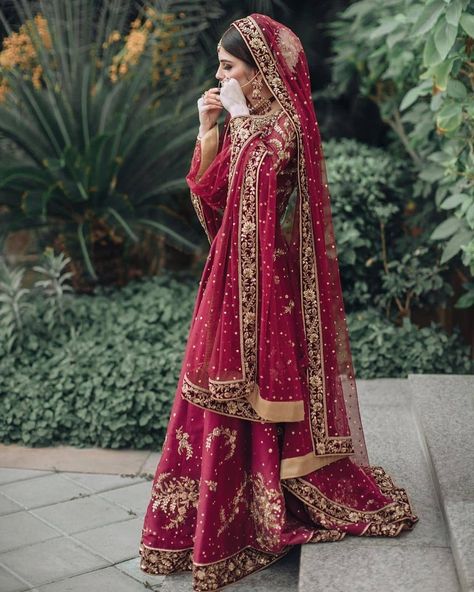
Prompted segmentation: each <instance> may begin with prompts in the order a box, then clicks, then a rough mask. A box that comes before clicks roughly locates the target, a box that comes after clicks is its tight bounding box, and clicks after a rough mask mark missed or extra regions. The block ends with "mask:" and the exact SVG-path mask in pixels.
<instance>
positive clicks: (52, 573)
mask: <svg viewBox="0 0 474 592" xmlns="http://www.w3.org/2000/svg"><path fill="white" fill-rule="evenodd" d="M0 565H3V566H4V567H5V568H7V569H9V570H11V571H12V572H14V573H15V574H17V575H18V576H20V577H21V578H23V579H24V580H25V581H27V582H29V583H30V584H31V586H40V585H42V584H47V583H52V582H55V581H57V580H61V579H64V578H66V577H70V576H75V575H78V574H81V573H85V572H89V571H92V570H97V569H99V568H101V567H105V566H109V565H110V563H109V562H108V561H107V560H105V559H104V558H102V557H98V556H97V555H95V554H93V553H91V552H89V551H87V550H85V549H83V548H82V547H81V546H80V545H79V544H78V543H76V542H74V541H72V540H71V539H70V538H67V537H56V538H55V539H51V540H47V541H42V542H40V543H36V544H34V545H28V546H26V547H21V548H20V549H15V550H13V551H8V552H7V553H1V554H0ZM2 592H3V591H2Z"/></svg>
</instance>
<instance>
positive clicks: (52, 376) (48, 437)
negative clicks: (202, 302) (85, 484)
mask: <svg viewBox="0 0 474 592" xmlns="http://www.w3.org/2000/svg"><path fill="white" fill-rule="evenodd" d="M196 286H197V280H196V279H193V278H192V277H191V276H185V275H182V276H181V277H180V276H179V274H175V275H171V274H170V273H165V274H163V275H161V276H156V277H154V278H151V279H147V280H142V281H135V282H132V283H130V284H129V285H128V286H126V287H125V288H123V289H121V290H116V291H112V290H111V289H110V288H97V290H96V294H95V295H94V296H92V297H91V296H85V295H82V296H77V297H75V298H74V300H73V302H72V303H71V305H70V306H69V307H68V308H67V309H66V311H65V318H66V324H65V325H62V326H56V327H55V328H53V329H51V328H50V329H48V328H47V327H46V326H45V324H44V323H43V321H42V318H43V316H44V315H45V314H46V309H47V306H48V303H47V302H46V301H44V300H36V301H35V306H36V315H35V318H36V321H35V322H34V323H33V324H32V325H31V326H30V327H29V331H27V332H26V333H25V334H24V335H23V338H22V340H21V342H20V344H19V346H21V349H19V350H18V351H16V353H15V354H10V355H8V354H7V353H6V351H0V358H1V361H0V417H1V420H0V441H2V442H4V443H12V442H21V443H23V444H27V445H30V446H47V445H51V444H53V443H55V444H57V443H64V444H70V445H73V446H79V447H81V446H99V447H104V448H120V447H132V448H135V449H143V448H148V449H149V448H157V447H158V446H159V445H160V444H161V442H162V440H163V438H164V433H165V430H166V425H167V422H168V419H169V412H170V407H171V403H172V400H173V397H174V394H175V390H176V386H177V379H178V377H179V370H180V367H181V363H182V358H183V354H184V345H185V343H186V339H187V333H188V331H189V326H190V320H191V316H192V307H193V303H194V299H195V295H196V294H195V292H196Z"/></svg>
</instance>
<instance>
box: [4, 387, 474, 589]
mask: <svg viewBox="0 0 474 592" xmlns="http://www.w3.org/2000/svg"><path fill="white" fill-rule="evenodd" d="M430 376H432V378H430V380H432V381H433V384H439V380H438V379H439V376H437V375H430ZM448 383H449V381H448ZM441 384H447V383H446V382H442V381H441ZM449 384H451V383H449ZM409 386H410V385H409V381H407V380H405V379H390V378H387V379H377V380H367V381H364V380H358V381H357V387H358V393H359V397H360V404H361V414H362V421H363V425H364V431H365V434H366V439H367V447H368V452H369V459H370V461H371V464H372V465H381V466H383V468H384V469H385V470H386V471H387V472H388V473H389V474H390V475H391V476H392V478H393V480H394V482H395V484H396V485H399V486H402V487H404V488H406V489H407V492H408V495H409V498H410V501H411V502H412V505H413V509H414V511H415V513H417V514H418V515H419V517H420V522H419V523H418V524H417V525H416V527H415V529H414V530H413V531H412V532H406V533H402V534H401V535H400V536H399V537H394V538H389V537H349V536H347V537H346V538H345V539H343V540H342V541H340V542H337V543H319V544H318V543H316V544H308V545H303V546H302V547H301V560H300V548H299V546H296V547H295V548H294V549H292V550H291V551H290V553H289V554H288V555H287V556H286V557H284V558H282V559H280V560H279V561H277V562H275V563H274V564H273V565H271V566H269V567H268V568H266V569H263V570H261V571H259V572H256V573H255V574H252V575H251V576H249V577H247V578H245V579H244V580H242V582H237V583H235V584H233V585H231V586H229V591H230V589H232V590H234V589H235V590H237V589H238V590H241V591H242V592H247V591H248V592H264V591H265V592H267V591H268V590H272V592H296V591H297V590H298V589H300V590H301V592H313V591H314V592H316V591H317V592H320V591H321V590H322V589H324V588H329V589H331V590H333V591H334V592H348V590H351V592H365V591H367V592H369V591H370V592H373V590H374V589H376V590H383V592H419V591H420V592H421V590H422V589H423V592H425V590H429V591H430V592H438V591H439V592H459V590H460V583H459V581H458V579H457V575H456V570H455V564H454V561H453V555H452V551H451V549H450V547H449V544H450V542H451V544H452V545H453V550H454V554H455V557H456V565H459V564H463V565H464V566H466V565H467V566H468V567H470V563H471V562H470V558H471V557H472V556H473V555H474V552H473V551H474V550H473V549H472V539H471V538H470V531H471V529H472V526H473V525H472V522H469V520H466V513H470V516H471V518H472V516H473V508H472V506H471V505H470V503H471V500H470V499H465V497H459V496H458V497H454V498H452V499H451V500H450V505H449V504H448V505H446V504H445V506H446V507H445V510H446V511H445V513H443V511H442V508H441V506H440V503H439V497H438V495H437V492H436V488H435V486H434V483H433V472H432V469H431V468H430V466H429V464H428V462H427V457H426V449H423V446H422V444H423V437H422V436H421V435H420V434H419V433H417V429H418V428H419V427H420V422H419V421H418V423H417V421H416V420H415V417H414V416H413V413H412V411H413V408H412V407H410V404H411V395H410V392H409ZM458 386H459V385H458V384H457V385H454V386H453V389H454V390H456V391H459V388H458ZM456 396H459V393H458V395H455V397H456ZM430 401H431V400H430V399H428V396H427V402H430ZM464 403H468V400H464ZM431 411H432V410H430V412H431ZM456 412H458V408H456ZM453 429H454V428H453ZM434 433H435V430H433V434H434ZM469 434H470V435H471V440H470V441H471V442H472V432H469ZM425 446H426V445H425ZM15 448H16V451H15ZM41 450H42V449H32V448H28V447H15V446H2V445H0V549H1V544H2V540H9V541H10V542H9V543H8V544H7V546H8V548H6V549H4V550H3V552H1V551H0V591H1V592H24V591H25V592H26V590H29V591H30V592H76V591H77V592H79V590H80V591H81V592H82V591H83V590H87V592H96V590H97V591H99V590H100V591H101V592H108V591H109V589H110V590H111V591H112V590H113V592H135V590H137V591H138V589H140V590H143V589H150V590H160V591H162V592H179V591H180V590H186V591H187V592H190V590H191V580H192V576H191V573H190V572H184V573H178V574H171V575H170V576H151V575H149V574H145V573H144V572H142V571H141V570H140V568H139V561H140V559H139V557H138V546H139V540H140V530H141V527H142V523H143V516H144V513H145V510H146V507H147V505H148V502H149V496H150V494H151V487H152V482H151V481H150V479H149V477H150V476H153V475H154V473H155V471H156V466H157V464H158V461H159V458H160V453H159V452H156V451H155V452H153V451H126V450H113V451H111V450H105V451H104V450H100V449H99V450H95V449H76V448H72V447H54V448H53V449H49V448H48V449H43V452H45V453H47V456H48V458H46V459H43V460H42V459H41V454H40V451H41ZM137 452H138V454H137ZM76 453H78V454H77V455H76ZM104 453H105V454H104ZM110 453H112V454H110ZM130 453H132V454H130ZM88 455H89V458H88ZM68 457H69V458H68ZM15 462H17V463H18V464H15ZM462 465H463V466H464V469H465V467H466V459H465V458H464V459H463V458H462V457H461V458H460V459H459V463H458V469H459V470H461V468H460V467H461V466H462ZM58 470H61V472H58ZM466 472H467V471H465V473H464V475H465V474H466ZM471 473H472V472H471ZM54 485H56V487H55V486H54ZM70 498H73V499H70ZM25 508H30V511H28V510H26V509H25ZM446 516H447V520H448V522H449V527H450V529H451V528H453V529H455V530H456V531H457V532H458V535H460V533H464V534H463V536H464V537H465V538H464V539H463V538H462V537H461V536H458V538H457V539H456V540H457V541H458V543H459V548H458V549H456V543H455V541H454V540H452V539H450V536H449V533H450V532H451V531H449V533H448V529H447V525H446ZM2 520H3V522H2ZM35 525H36V526H37V530H36V531H35V532H37V535H36V536H38V537H39V540H36V539H34V540H32V538H31V537H32V536H34V535H33V534H32V533H33V528H32V526H35ZM2 526H7V530H6V531H5V530H4V529H2ZM25 526H26V528H25ZM48 529H50V530H48ZM21 532H23V533H28V534H27V535H23V538H22V536H21ZM5 533H6V534H5ZM48 535H50V536H49V538H48ZM26 536H28V539H27V540H26V538H25V537H26ZM15 537H16V538H15ZM43 537H44V538H43ZM11 544H15V545H18V546H17V547H16V548H10V547H9V545H11ZM300 563H301V576H302V580H301V584H300V586H299V588H298V574H299V567H300ZM458 569H459V567H458ZM464 573H465V577H466V578H467V579H466V582H462V583H461V584H462V590H463V592H466V591H467V590H469V592H471V590H472V588H468V587H467V586H471V585H472V580H471V579H469V578H470V577H471V576H470V575H469V570H468V569H466V568H465V571H464ZM422 586H423V588H422Z"/></svg>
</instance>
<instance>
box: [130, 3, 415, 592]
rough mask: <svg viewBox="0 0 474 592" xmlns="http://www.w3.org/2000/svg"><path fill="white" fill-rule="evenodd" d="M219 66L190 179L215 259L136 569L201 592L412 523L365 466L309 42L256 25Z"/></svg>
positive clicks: (386, 483) (225, 49)
mask: <svg viewBox="0 0 474 592" xmlns="http://www.w3.org/2000/svg"><path fill="white" fill-rule="evenodd" d="M218 59H219V64H220V65H219V69H218V71H217V73H216V77H217V78H218V80H219V83H221V84H222V87H221V89H220V92H219V88H218V87H217V88H212V89H210V90H209V91H207V92H206V93H204V95H203V96H202V97H201V98H200V99H199V101H198V107H199V117H200V128H199V135H198V138H197V141H196V146H195V150H194V155H193V159H192V163H191V169H190V171H189V174H188V176H187V182H188V185H189V187H190V190H191V198H192V201H193V205H194V207H195V209H196V213H197V215H198V217H199V220H200V221H201V223H202V225H203V228H204V230H205V232H206V234H207V236H208V239H209V242H210V251H209V256H208V258H207V261H206V265H205V267H204V270H203V275H202V278H201V282H200V284H199V290H198V294H197V299H196V304H195V308H194V312H193V318H192V321H191V326H190V330H189V336H188V342H187V347H186V351H185V356H184V360H183V366H182V370H181V374H180V378H179V382H178V388H177V392H176V397H175V400H174V404H173V408H172V411H171V416H170V422H169V425H168V429H167V434H166V438H165V442H164V444H163V453H162V456H161V459H160V462H159V464H158V467H157V470H156V475H155V479H154V482H153V487H152V493H151V499H150V502H149V505H148V509H147V512H146V516H145V522H144V527H143V532H142V541H141V545H140V554H141V564H140V567H141V569H142V570H143V571H145V572H146V573H149V574H169V573H172V572H176V571H180V570H191V571H192V576H193V589H194V590H218V589H220V588H222V587H224V586H226V585H228V584H231V583H233V582H236V581H238V580H240V579H241V578H243V577H245V576H246V575H248V574H250V573H252V572H255V571H257V570H259V569H262V568H264V567H266V566H268V565H269V564H271V563H273V562H274V561H277V560H278V559H280V558H281V557H282V556H284V555H285V554H286V553H287V552H288V551H289V550H290V549H291V547H292V546H293V545H297V544H302V543H313V542H314V543H315V542H322V541H339V540H341V539H342V538H343V537H344V536H345V535H346V534H347V533H349V534H351V535H358V536H361V535H364V536H397V535H399V534H400V533H401V531H402V530H411V529H412V528H413V527H414V525H415V523H416V522H417V521H418V517H417V516H416V515H414V513H413V511H412V508H411V506H410V503H409V500H408V497H407V494H406V492H405V490H404V489H401V488H398V487H396V486H395V485H394V483H393V481H392V480H391V478H390V476H389V475H388V474H387V473H386V472H385V471H384V470H383V468H382V467H379V466H370V464H369V461H368V456H367V450H366V446H365V439H364V433H363V429H362V424H361V419H360V414H359V407H358V399H357V392H356V387H355V379H354V372H353V367H352V361H351V352H350V346H349V337H348V332H347V327H346V318H345V315H344V305H343V300H342V292H341V285H340V279H339V269H338V262H337V254H336V245H335V240H334V233H333V225H332V220H331V210H330V198H329V193H328V187H327V183H326V175H325V169H324V157H323V153H322V150H321V141H320V135H319V130H318V124H317V121H316V116H315V113H314V108H313V103H312V100H311V90H310V80H309V74H308V65H307V61H306V57H305V54H304V51H303V48H302V46H301V43H300V41H299V39H298V37H297V36H296V35H294V33H293V32H292V31H291V30H290V29H288V28H287V27H285V26H283V25H282V24H280V23H278V22H276V21H274V20H273V19H271V18H269V17H268V16H265V15H262V14H257V13H254V14H251V15H250V16H248V17H246V18H242V19H238V20H236V21H234V22H233V23H232V25H231V27H230V28H229V29H228V30H227V31H226V32H225V33H224V35H223V36H222V39H221V41H220V42H219V45H218ZM223 108H225V109H226V110H227V111H228V114H227V117H226V119H225V122H224V125H223V129H222V130H219V127H218V124H217V118H218V116H219V114H220V113H221V111H222V109H223ZM294 189H296V206H295V210H294V216H293V221H292V226H291V231H290V236H289V237H286V236H284V234H283V232H282V228H281V218H282V216H283V214H284V213H285V210H286V209H287V206H288V201H289V198H290V195H291V194H292V192H293V190H294ZM287 238H288V240H287Z"/></svg>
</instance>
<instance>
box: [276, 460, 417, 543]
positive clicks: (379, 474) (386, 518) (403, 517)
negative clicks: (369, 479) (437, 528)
mask: <svg viewBox="0 0 474 592" xmlns="http://www.w3.org/2000/svg"><path fill="white" fill-rule="evenodd" d="M367 468H368V469H369V471H370V474H371V475H372V476H373V478H374V479H375V481H376V483H377V485H378V487H379V488H380V490H381V491H382V493H384V494H385V495H386V496H388V497H389V498H391V499H392V500H393V501H392V502H390V503H388V504H386V505H385V506H383V507H382V508H379V509H377V510H358V509H356V508H351V507H349V506H347V505H344V504H341V503H338V502H337V501H334V500H332V499H329V498H328V497H326V496H325V495H324V493H323V492H322V491H321V490H320V489H318V488H317V487H316V486H314V485H312V484H311V483H309V482H308V481H305V479H303V478H302V477H296V478H290V479H284V480H282V482H281V483H282V485H283V486H284V487H286V488H287V489H288V490H289V491H291V493H293V495H295V496H296V497H298V498H299V499H301V500H302V501H303V502H304V503H305V506H306V510H307V512H308V513H309V514H310V516H311V517H312V519H313V520H314V521H315V522H319V523H320V524H322V525H323V526H325V525H326V526H328V527H329V528H330V527H331V525H335V524H339V525H344V524H348V523H358V522H369V523H370V524H369V526H368V527H367V529H366V531H365V532H364V533H363V534H364V535H366V536H370V535H383V536H396V534H398V533H399V532H400V530H401V528H400V522H403V524H402V528H411V527H412V525H413V524H414V523H415V522H417V521H418V518H417V517H416V516H415V515H414V514H413V511H412V508H411V506H410V502H409V500H408V496H407V493H406V491H405V490H404V489H401V488H397V487H396V486H395V485H394V483H393V480H392V478H391V477H390V476H389V475H388V474H387V473H386V472H385V470H384V469H383V468H382V467H380V466H373V467H367Z"/></svg>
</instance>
